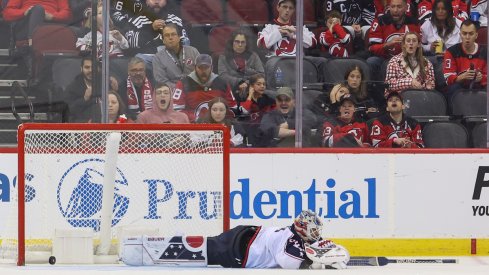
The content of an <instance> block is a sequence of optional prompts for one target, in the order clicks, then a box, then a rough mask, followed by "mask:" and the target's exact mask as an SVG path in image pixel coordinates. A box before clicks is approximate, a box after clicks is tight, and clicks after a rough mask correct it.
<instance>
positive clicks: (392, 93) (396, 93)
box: [385, 92, 402, 101]
mask: <svg viewBox="0 0 489 275" xmlns="http://www.w3.org/2000/svg"><path fill="white" fill-rule="evenodd" d="M393 96H397V97H398V98H399V99H400V100H401V101H402V96H401V93H398V92H390V93H389V94H388V95H387V98H386V99H385V100H386V101H389V98H391V97H393Z"/></svg>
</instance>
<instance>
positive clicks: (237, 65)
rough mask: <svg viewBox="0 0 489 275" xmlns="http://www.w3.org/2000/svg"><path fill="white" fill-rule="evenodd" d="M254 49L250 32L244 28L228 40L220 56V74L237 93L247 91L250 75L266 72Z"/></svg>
mask: <svg viewBox="0 0 489 275" xmlns="http://www.w3.org/2000/svg"><path fill="white" fill-rule="evenodd" d="M252 49H253V46H252V42H251V39H250V36H249V34H248V33H247V32H246V31H244V30H243V29H238V30H236V31H234V32H233V33H232V34H231V37H230V39H229V40H228V41H227V43H226V48H225V51H224V54H222V55H220V56H219V61H218V72H219V75H220V76H222V77H223V78H224V79H225V80H226V81H227V82H228V83H229V84H230V85H231V88H232V89H233V91H235V92H236V93H246V92H247V91H248V88H249V80H250V77H251V76H252V75H254V74H257V73H264V72H265V69H264V68H263V64H262V62H261V60H260V57H259V56H258V54H256V53H255V52H254V51H252Z"/></svg>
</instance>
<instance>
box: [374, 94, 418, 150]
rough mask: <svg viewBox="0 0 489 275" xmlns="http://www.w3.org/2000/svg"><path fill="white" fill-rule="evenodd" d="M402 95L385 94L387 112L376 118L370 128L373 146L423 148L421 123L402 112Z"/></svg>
mask: <svg viewBox="0 0 489 275" xmlns="http://www.w3.org/2000/svg"><path fill="white" fill-rule="evenodd" d="M403 110H404V104H403V102H402V97H401V95H400V94H399V93H397V92H391V93H390V94H389V95H388V96H387V113H385V114H384V115H383V116H380V117H379V118H376V119H375V120H374V121H373V123H372V126H371V129H370V138H371V140H372V145H373V146H374V147H388V148H389V147H392V148H424V142H423V137H422V134H421V125H420V124H419V123H418V122H417V121H416V120H415V119H413V118H411V117H408V116H405V115H404V113H403Z"/></svg>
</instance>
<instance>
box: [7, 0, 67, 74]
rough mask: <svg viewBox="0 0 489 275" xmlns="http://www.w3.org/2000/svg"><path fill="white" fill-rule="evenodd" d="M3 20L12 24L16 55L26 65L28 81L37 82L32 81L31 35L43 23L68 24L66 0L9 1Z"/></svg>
mask: <svg viewBox="0 0 489 275" xmlns="http://www.w3.org/2000/svg"><path fill="white" fill-rule="evenodd" d="M3 18H4V20H5V21H7V22H13V23H14V32H15V47H16V54H18V55H19V56H21V57H22V59H23V62H24V63H25V65H26V68H27V77H28V79H29V80H30V81H33V82H37V80H34V79H32V78H33V71H32V55H31V46H32V34H33V33H34V29H35V28H36V27H37V26H39V25H41V24H43V23H45V22H68V20H69V19H70V18H71V10H70V7H69V4H68V0H9V1H8V3H7V5H6V6H5V9H4V10H3Z"/></svg>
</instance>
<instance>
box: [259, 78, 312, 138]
mask: <svg viewBox="0 0 489 275" xmlns="http://www.w3.org/2000/svg"><path fill="white" fill-rule="evenodd" d="M275 100H276V105H277V108H276V109H274V110H272V111H270V112H268V113H266V114H265V115H264V116H263V119H262V120H261V123H260V127H259V131H258V135H259V136H258V137H257V139H256V140H259V144H253V145H254V146H257V147H293V146H294V144H295V100H294V94H293V92H292V89H291V88H289V87H282V88H280V89H278V91H277V96H276V97H275ZM302 115H303V119H302V121H303V125H302V127H303V128H302V134H303V146H304V147H307V146H310V145H311V129H312V128H313V127H314V126H315V125H316V118H315V116H314V114H313V113H312V112H311V111H309V110H308V109H304V111H303V113H302Z"/></svg>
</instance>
